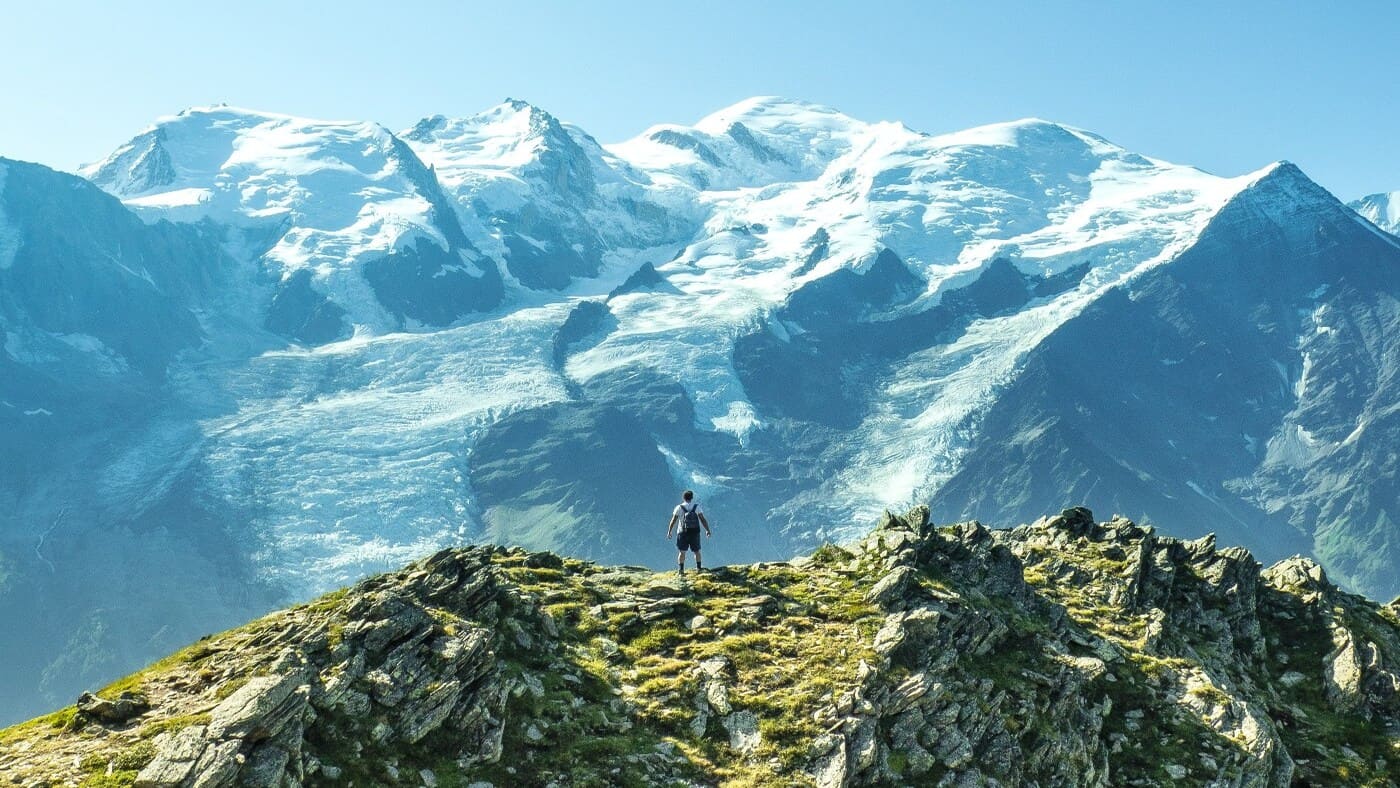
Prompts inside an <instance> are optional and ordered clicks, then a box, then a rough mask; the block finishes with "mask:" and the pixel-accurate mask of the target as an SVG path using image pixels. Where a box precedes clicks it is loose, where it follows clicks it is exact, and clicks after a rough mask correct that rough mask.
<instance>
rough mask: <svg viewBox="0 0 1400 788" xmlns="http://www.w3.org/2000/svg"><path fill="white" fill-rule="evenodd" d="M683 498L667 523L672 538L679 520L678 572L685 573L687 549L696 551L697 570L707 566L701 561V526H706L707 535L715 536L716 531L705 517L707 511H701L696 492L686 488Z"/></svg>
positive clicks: (677, 540)
mask: <svg viewBox="0 0 1400 788" xmlns="http://www.w3.org/2000/svg"><path fill="white" fill-rule="evenodd" d="M681 499H682V500H681V502H680V505H678V506H677V507H676V509H675V511H673V512H671V522H669V523H667V524H666V538H667V539H670V538H671V532H672V531H673V530H675V528H676V523H677V522H679V523H680V526H681V530H680V533H678V534H677V535H676V550H677V551H678V552H677V553H676V574H680V575H683V574H685V551H686V550H689V551H690V552H692V553H695V571H697V572H699V571H700V570H702V569H704V568H705V565H704V564H702V563H700V527H701V526H704V527H705V536H714V533H712V532H711V531H710V521H709V520H706V519H705V513H704V512H702V511H700V504H699V503H697V502H696V501H695V493H693V492H691V491H690V490H686V491H685V493H684V494H682V495H681Z"/></svg>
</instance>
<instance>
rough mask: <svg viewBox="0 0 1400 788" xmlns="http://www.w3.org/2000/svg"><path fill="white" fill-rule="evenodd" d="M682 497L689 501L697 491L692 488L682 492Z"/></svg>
mask: <svg viewBox="0 0 1400 788" xmlns="http://www.w3.org/2000/svg"><path fill="white" fill-rule="evenodd" d="M681 497H682V498H684V499H686V500H687V501H688V500H690V499H691V498H694V497H695V493H693V492H691V491H690V490H686V491H685V492H683V493H681Z"/></svg>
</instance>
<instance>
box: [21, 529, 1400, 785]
mask: <svg viewBox="0 0 1400 788" xmlns="http://www.w3.org/2000/svg"><path fill="white" fill-rule="evenodd" d="M1397 664H1400V620H1397V617H1396V613H1395V611H1394V610H1393V609H1392V608H1390V607H1378V606H1376V605H1374V604H1372V603H1370V602H1367V601H1366V600H1364V599H1363V598H1361V597H1357V596H1353V595H1349V594H1345V593H1343V592H1341V591H1339V590H1338V589H1337V588H1336V587H1335V586H1333V585H1331V583H1330V582H1329V581H1328V580H1327V577H1326V575H1325V573H1323V571H1322V570H1321V568H1320V567H1318V566H1317V565H1316V564H1315V563H1313V562H1312V561H1310V560H1307V559H1301V558H1294V559H1289V560H1287V561H1284V562H1281V563H1279V564H1277V565H1275V566H1273V567H1270V568H1268V569H1265V570H1262V571H1261V568H1260V566H1259V564H1258V563H1257V562H1256V561H1255V560H1254V559H1253V557H1252V556H1251V555H1250V554H1249V553H1248V552H1246V551H1243V550H1240V549H1237V548H1225V549H1220V548H1217V547H1216V545H1215V541H1214V539H1213V538H1212V537H1206V538H1203V539H1198V540H1195V541H1190V542H1187V541H1181V540H1177V539H1171V538H1165V537H1160V536H1158V535H1156V534H1155V533H1153V531H1152V530H1151V529H1150V528H1143V527H1139V526H1137V525H1136V524H1134V523H1132V522H1130V521H1128V520H1124V519H1121V518H1115V519H1113V520H1110V521H1108V522H1104V523H1096V522H1095V521H1094V519H1093V516H1092V515H1091V514H1090V513H1089V512H1088V511H1087V510H1084V509H1071V510H1067V511H1065V512H1063V513H1061V514H1060V515H1058V516H1056V517H1052V518H1046V519H1042V520H1040V521H1039V522H1037V523H1035V524H1033V525H1027V526H1021V527H1019V528H1016V529H1013V530H1010V531H994V530H989V529H987V528H985V527H983V526H982V525H980V524H978V523H976V522H972V523H963V524H959V525H954V526H947V527H941V528H939V527H933V526H931V525H930V524H929V521H928V509H926V508H923V507H920V508H918V509H915V510H914V511H912V512H910V513H909V514H907V515H903V516H896V515H887V516H886V517H885V519H884V520H883V521H882V522H881V523H880V525H879V527H878V528H877V529H876V530H875V531H873V532H872V533H871V534H870V535H869V536H868V537H867V538H866V539H864V540H863V541H862V542H860V543H859V544H856V545H853V546H851V548H850V549H843V548H839V547H834V546H827V547H824V548H822V549H821V550H819V551H818V552H817V553H815V554H814V555H813V556H811V557H806V558H799V559H795V560H794V561H793V562H790V563H770V564H757V565H753V566H746V567H730V568H724V569H720V570H717V571H714V572H711V573H705V574H700V575H695V576H687V577H686V578H683V579H677V578H675V577H673V576H670V575H656V574H653V573H651V572H649V571H647V570H643V569H638V568H629V567H621V568H605V567H599V566H596V565H593V564H588V563H584V562H581V561H576V560H571V559H561V558H559V557H558V556H554V555H552V554H547V553H526V552H523V551H520V550H516V549H501V548H490V547H476V548H466V549H460V550H449V551H444V552H442V553H439V554H437V555H435V556H433V557H432V558H429V559H426V560H424V561H421V562H419V563H417V564H414V565H412V566H410V567H408V568H407V569H405V570H403V571H400V572H397V573H394V574H390V575H383V576H379V577H376V578H372V579H370V580H367V581H365V582H363V583H360V584H359V585H357V586H355V587H353V588H351V589H348V590H346V591H343V592H340V593H337V594H333V595H331V596H329V597H326V598H323V599H321V600H319V601H317V602H315V603H312V604H310V605H306V606H303V607H299V608H294V609H292V610H289V611H285V612H283V613H278V614H274V615H273V616H270V617H268V618H265V619H262V620H260V621H256V622H254V623H252V624H249V625H248V626H246V627H243V628H240V629H237V630H233V631H230V632H228V633H225V634H223V635H220V636H218V637H215V638H212V639H206V640H204V641H201V642H199V643H197V644H195V645H194V646H192V647H190V648H189V649H186V650H185V651H183V652H180V653H179V654H176V655H174V656H172V657H171V658H169V659H166V660H164V661H162V662H161V663H158V664H157V665H155V666H153V667H152V668H151V669H149V670H148V671H146V672H144V673H141V674H138V675H136V676H133V677H130V678H128V679H126V680H124V681H123V682H119V683H118V685H114V687H113V688H109V690H107V691H104V692H102V693H99V694H98V695H84V697H83V698H82V699H81V700H80V702H79V705H78V706H77V707H76V708H70V709H67V710H64V711H60V712H58V713H56V714H55V715H51V716H50V717H48V718H41V719H40V720H36V721H34V722H32V723H27V724H26V725H22V726H17V727H15V728H11V729H9V730H7V731H4V732H0V775H3V776H4V777H6V778H9V779H10V781H11V782H13V783H15V784H23V785H55V784H62V783H65V782H77V781H80V780H83V779H86V778H88V777H89V776H94V775H102V776H104V777H103V779H107V780H109V781H110V782H108V783H103V784H119V785H137V786H144V787H148V788H160V787H165V786H170V787H173V786H234V785H239V786H296V785H319V784H345V783H347V782H354V783H355V784H365V785H369V784H376V785H379V784H399V785H429V786H431V785H435V784H439V783H440V781H444V780H446V781H448V782H446V783H443V784H450V785H478V786H482V785H497V786H501V785H550V784H553V785H604V784H608V785H612V784H618V785H629V784H635V785H708V784H715V783H731V782H732V783H736V784H764V785H768V784H775V785H818V786H824V787H831V788H836V787H838V786H851V785H905V784H919V785H940V786H963V785H969V786H970V785H1047V786H1048V785H1086V786H1100V785H1105V786H1106V785H1163V784H1183V785H1186V784H1189V785H1219V786H1260V787H1261V788H1263V787H1266V786H1289V785H1296V784H1304V785H1332V784H1353V783H1356V784H1377V785H1380V784H1395V782H1396V780H1397V778H1400V757H1397V756H1396V747H1397V743H1400V678H1398V677H1397V675H1396V673H1395V666H1396V665H1397Z"/></svg>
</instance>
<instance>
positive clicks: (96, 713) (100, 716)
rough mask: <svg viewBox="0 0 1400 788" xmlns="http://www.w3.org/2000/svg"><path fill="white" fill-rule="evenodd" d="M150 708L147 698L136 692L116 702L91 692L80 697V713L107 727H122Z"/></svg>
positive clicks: (128, 693) (125, 695)
mask: <svg viewBox="0 0 1400 788" xmlns="http://www.w3.org/2000/svg"><path fill="white" fill-rule="evenodd" d="M150 707H151V704H150V702H148V701H147V700H146V698H145V696H142V695H138V694H136V693H134V692H123V693H121V694H120V695H118V696H117V699H116V700H107V699H106V698H99V697H98V696H96V695H94V694H92V693H91V692H84V693H83V694H82V695H81V696H79V697H78V713H79V714H82V715H83V716H84V717H86V718H87V719H89V720H95V721H97V722H100V723H103V724H106V725H121V724H122V723H125V722H127V721H128V720H130V719H132V718H133V717H138V716H140V715H141V714H144V713H145V712H146V711H147V710H148V709H150Z"/></svg>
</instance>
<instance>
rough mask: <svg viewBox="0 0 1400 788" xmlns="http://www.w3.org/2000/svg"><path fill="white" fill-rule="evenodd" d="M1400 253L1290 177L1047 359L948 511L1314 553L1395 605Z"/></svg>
mask: <svg viewBox="0 0 1400 788" xmlns="http://www.w3.org/2000/svg"><path fill="white" fill-rule="evenodd" d="M1396 252H1397V244H1396V243H1395V241H1394V240H1393V239H1387V238H1385V237H1383V236H1382V235H1380V234H1377V233H1375V232H1374V231H1371V230H1369V229H1367V228H1366V227H1364V226H1362V225H1361V224H1360V223H1358V222H1356V221H1355V220H1354V217H1353V216H1352V215H1351V214H1350V212H1349V211H1347V210H1346V209H1345V208H1344V207H1343V206H1342V205H1340V203H1338V202H1337V201H1336V200H1335V199H1333V198H1331V197H1330V195H1327V194H1326V193H1325V192H1324V191H1323V190H1322V189H1321V188H1319V187H1317V186H1316V185H1315V184H1313V183H1312V182H1311V181H1308V180H1307V179H1306V178H1305V177H1304V176H1303V175H1302V174H1301V173H1300V172H1298V170H1297V169H1296V168H1293V167H1292V166H1288V165H1285V166H1281V167H1279V168H1277V169H1275V170H1274V171H1272V172H1271V173H1270V174H1269V175H1268V176H1266V177H1265V178H1263V179H1261V180H1259V181H1258V182H1257V183H1255V184H1254V185H1253V186H1251V187H1250V188H1249V189H1248V190H1246V191H1245V192H1242V193H1241V194H1239V195H1238V196H1236V197H1235V198H1234V199H1233V200H1231V202H1230V203H1229V204H1228V205H1227V206H1226V207H1225V208H1224V209H1222V210H1221V211H1220V212H1219V213H1218V214H1217V215H1216V216H1215V217H1214V218H1213V219H1212V220H1211V222H1210V225H1209V226H1208V227H1207V228H1206V229H1205V230H1204V232H1203V233H1202V234H1201V236H1200V238H1199V240H1198V241H1197V242H1196V244H1195V245H1194V246H1192V247H1191V248H1190V249H1188V250H1187V251H1185V252H1183V253H1182V254H1181V255H1179V256H1178V257H1177V258H1176V259H1175V260H1173V261H1172V262H1171V263H1170V264H1168V265H1164V266H1161V267H1159V268H1157V269H1155V270H1153V271H1151V272H1149V273H1147V274H1145V275H1143V276H1141V277H1139V278H1137V279H1135V280H1133V281H1131V282H1129V283H1128V284H1126V285H1125V286H1124V287H1123V288H1122V289H1121V290H1119V291H1115V292H1114V293H1112V294H1111V295H1110V296H1108V297H1105V298H1102V299H1100V300H1099V301H1098V302H1096V303H1095V304H1094V305H1093V306H1092V307H1091V308H1090V309H1088V310H1086V311H1085V312H1084V313H1082V314H1081V315H1079V316H1078V317H1076V318H1074V319H1073V320H1071V321H1069V322H1067V323H1066V324H1064V325H1063V326H1062V327H1060V328H1059V329H1058V330H1057V331H1056V332H1055V333H1053V334H1051V335H1050V336H1049V337H1048V338H1047V339H1046V340H1045V341H1044V342H1042V343H1041V344H1040V345H1039V346H1038V347H1037V348H1036V349H1035V350H1034V351H1033V352H1032V353H1031V354H1030V355H1029V357H1028V358H1027V360H1026V363H1025V371H1024V373H1023V375H1022V376H1021V378H1020V379H1019V380H1017V381H1016V382H1014V383H1013V384H1012V385H1011V386H1009V387H1008V388H1007V389H1006V390H1005V391H1004V392H1002V394H1001V395H1000V396H999V397H998V400H997V403H996V405H994V406H993V407H992V409H991V410H990V411H989V412H988V414H987V415H986V416H985V417H984V418H983V420H982V422H981V424H980V429H979V433H978V437H977V439H976V444H975V446H974V449H973V451H972V453H971V454H970V455H969V457H968V458H967V460H966V462H965V464H964V465H963V467H962V469H961V470H960V471H959V474H958V475H957V476H956V477H954V479H953V480H952V481H951V482H949V484H948V485H946V486H945V487H944V488H943V489H942V491H941V492H940V495H939V498H938V503H937V505H936V507H935V508H936V509H937V513H938V514H939V515H940V516H959V515H965V514H966V513H968V512H973V511H975V512H978V513H979V515H980V516H985V517H988V518H990V519H995V520H997V521H1002V522H1005V521H1008V520H1015V519H1018V518H1025V517H1026V516H1027V513H1029V512H1033V511H1034V510H1035V507H1036V506H1037V505H1038V503H1039V502H1040V501H1044V500H1056V501H1062V502H1073V501H1079V500H1100V501H1103V502H1104V503H1105V504H1106V505H1108V506H1110V507H1113V508H1114V509H1115V510H1116V511H1124V512H1129V513H1132V514H1134V515H1135V516H1138V515H1141V516H1150V517H1151V518H1152V519H1153V520H1154V521H1156V522H1161V523H1173V524H1174V528H1175V529H1177V530H1179V531H1180V532H1182V533H1183V534H1185V535H1193V536H1194V535H1199V534H1200V533H1203V532H1204V530H1206V528H1205V527H1204V525H1203V524H1204V523H1208V522H1209V523H1214V524H1215V525H1213V526H1211V530H1219V531H1220V532H1221V533H1222V534H1224V535H1226V536H1227V537H1228V538H1230V539H1232V540H1236V541H1241V542H1244V543H1247V544H1251V545H1254V546H1255V549H1256V550H1257V551H1258V552H1260V553H1261V554H1263V555H1266V556H1269V557H1272V558H1281V557H1283V556H1285V555H1288V554H1290V553H1292V552H1298V551H1302V552H1312V553H1313V554H1315V555H1318V556H1320V557H1321V558H1323V560H1324V561H1326V563H1327V565H1328V567H1329V568H1330V569H1331V571H1332V572H1333V574H1334V575H1335V576H1338V577H1340V578H1343V579H1344V580H1345V581H1347V582H1348V583H1349V584H1351V585H1352V587H1355V588H1359V589H1362V590H1365V591H1367V592H1370V593H1374V594H1381V595H1386V594H1389V593H1391V592H1392V591H1393V590H1394V589H1395V588H1397V587H1400V585H1397V584H1400V575H1396V574H1395V573H1394V571H1393V567H1394V566H1396V560H1397V559H1400V556H1397V555H1396V554H1395V553H1394V552H1393V547H1392V544H1393V542H1392V539H1391V537H1390V536H1389V534H1391V533H1393V532H1392V531H1391V529H1390V528H1389V525H1388V524H1389V523H1391V522H1394V521H1395V518H1396V516H1397V514H1400V513H1397V512H1396V511H1395V509H1394V506H1395V503H1394V502H1395V501H1396V500H1397V499H1400V498H1397V495H1396V493H1397V492H1400V490H1397V489H1396V488H1395V486H1394V484H1395V482H1394V479H1395V477H1396V472H1397V470H1400V469H1397V466H1396V464H1395V460H1394V459H1393V457H1391V456H1390V453H1389V450H1388V449H1386V448H1384V447H1386V446H1390V445H1393V441H1394V440H1395V439H1396V438H1397V437H1398V436H1396V435H1395V434H1394V433H1393V432H1391V431H1390V430H1391V427H1392V424H1391V422H1392V421H1393V419H1392V418H1391V417H1390V416H1391V411H1392V410H1393V403H1394V402H1395V401H1396V400H1395V397H1396V392H1395V391H1394V380H1395V363H1396V360H1395V358H1394V354H1393V353H1390V352H1389V351H1388V349H1387V346H1388V343H1390V342H1391V340H1389V339H1387V337H1394V336H1395V335H1396V332H1397V331H1400V321H1398V320H1397V318H1400V312H1397V306H1400V256H1397V254H1396ZM1261 274H1262V275H1261ZM1244 304H1248V305H1249V308H1248V309H1244V308H1242V305H1244ZM1090 348H1092V352H1090V350H1089V349H1090ZM1108 359H1111V360H1112V361H1111V362H1108V361H1106V360H1108ZM1363 458H1364V459H1363ZM1363 477H1364V479H1365V480H1364V481H1362V478H1363ZM988 480H995V481H993V482H992V483H990V484H989V483H988ZM1110 490H1111V491H1113V492H1112V495H1111V496H1110V495H1109V493H1108V492H1107V491H1110ZM1193 523H1194V524H1196V525H1192V524H1193ZM1285 523H1286V525H1285Z"/></svg>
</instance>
